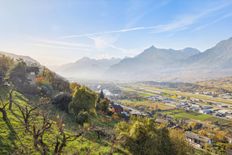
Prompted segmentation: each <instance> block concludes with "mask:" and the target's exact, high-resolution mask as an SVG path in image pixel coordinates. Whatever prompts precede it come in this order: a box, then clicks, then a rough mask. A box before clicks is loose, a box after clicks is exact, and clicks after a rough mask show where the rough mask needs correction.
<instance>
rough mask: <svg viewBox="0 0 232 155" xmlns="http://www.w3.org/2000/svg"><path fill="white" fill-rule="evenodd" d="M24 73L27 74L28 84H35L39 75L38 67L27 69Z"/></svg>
mask: <svg viewBox="0 0 232 155" xmlns="http://www.w3.org/2000/svg"><path fill="white" fill-rule="evenodd" d="M26 72H27V73H28V75H27V79H28V80H29V82H30V84H32V85H33V84H35V81H36V75H38V73H39V68H38V67H27V69H26Z"/></svg>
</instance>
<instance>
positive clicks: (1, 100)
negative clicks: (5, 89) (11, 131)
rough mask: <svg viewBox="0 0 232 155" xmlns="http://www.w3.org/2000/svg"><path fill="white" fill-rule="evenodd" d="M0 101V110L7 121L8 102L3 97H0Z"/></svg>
mask: <svg viewBox="0 0 232 155" xmlns="http://www.w3.org/2000/svg"><path fill="white" fill-rule="evenodd" d="M0 102H1V104H0V105H1V106H0V112H1V113H2V118H3V120H4V121H5V122H6V121H8V117H7V112H6V106H7V105H8V103H4V101H3V99H2V98H1V97H0Z"/></svg>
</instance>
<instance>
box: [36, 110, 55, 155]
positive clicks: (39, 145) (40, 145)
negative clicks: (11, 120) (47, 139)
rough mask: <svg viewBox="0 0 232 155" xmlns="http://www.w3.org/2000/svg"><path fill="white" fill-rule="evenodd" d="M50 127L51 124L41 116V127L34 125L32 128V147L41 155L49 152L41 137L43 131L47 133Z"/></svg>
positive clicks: (46, 118)
mask: <svg viewBox="0 0 232 155" xmlns="http://www.w3.org/2000/svg"><path fill="white" fill-rule="evenodd" d="M51 126H52V122H51V121H50V120H49V119H48V117H47V116H46V115H45V114H43V122H42V125H41V126H38V125H35V124H34V125H33V127H32V134H33V141H34V147H35V149H36V150H38V151H40V152H41V154H42V155H46V154H47V153H48V151H49V149H48V146H47V144H46V143H44V141H43V136H44V133H45V131H48V130H49V129H50V128H51Z"/></svg>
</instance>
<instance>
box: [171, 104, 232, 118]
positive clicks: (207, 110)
mask: <svg viewBox="0 0 232 155" xmlns="http://www.w3.org/2000/svg"><path fill="white" fill-rule="evenodd" d="M176 108H178V109H185V110H187V111H195V112H199V113H202V114H209V115H214V116H216V117H221V118H225V119H232V110H230V109H229V108H228V106H227V105H221V104H218V105H217V107H215V106H207V105H205V106H203V105H199V104H196V103H188V102H181V103H179V104H177V105H176Z"/></svg>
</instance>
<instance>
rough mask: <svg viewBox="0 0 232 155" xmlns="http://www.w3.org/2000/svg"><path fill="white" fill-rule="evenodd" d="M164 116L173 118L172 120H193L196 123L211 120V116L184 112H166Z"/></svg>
mask: <svg viewBox="0 0 232 155" xmlns="http://www.w3.org/2000/svg"><path fill="white" fill-rule="evenodd" d="M165 114H167V115H170V116H173V117H174V118H177V119H179V118H181V119H193V120H198V121H206V120H208V119H212V118H213V116H211V115H206V114H200V113H196V112H186V111H184V110H172V111H167V112H165Z"/></svg>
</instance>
